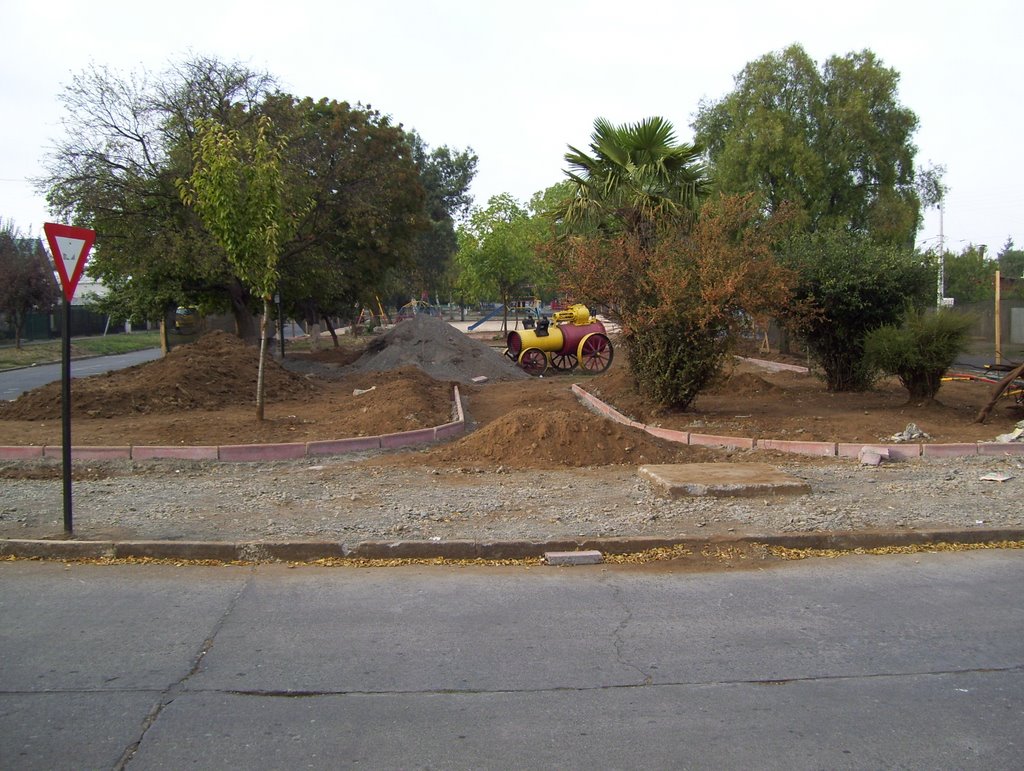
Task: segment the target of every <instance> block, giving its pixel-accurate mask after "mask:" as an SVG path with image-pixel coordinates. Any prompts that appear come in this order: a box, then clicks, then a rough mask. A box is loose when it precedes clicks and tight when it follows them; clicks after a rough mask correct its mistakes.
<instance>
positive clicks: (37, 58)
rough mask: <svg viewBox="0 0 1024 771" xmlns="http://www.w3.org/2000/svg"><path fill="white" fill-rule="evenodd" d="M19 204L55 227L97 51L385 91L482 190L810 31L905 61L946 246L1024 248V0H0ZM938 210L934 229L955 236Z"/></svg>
mask: <svg viewBox="0 0 1024 771" xmlns="http://www.w3.org/2000/svg"><path fill="white" fill-rule="evenodd" d="M0 1H2V6H0V27H2V30H3V46H0V116H2V118H0V119H2V124H0V125H2V129H0V139H2V141H0V219H3V220H7V219H12V220H13V221H14V222H15V224H16V225H17V226H18V227H20V228H21V229H22V230H23V231H26V232H33V233H36V234H39V233H41V231H42V223H43V222H45V221H47V219H48V213H47V211H46V205H45V201H44V200H43V199H42V197H41V196H38V195H37V194H36V193H35V192H34V190H33V188H32V186H31V184H30V183H29V181H28V180H30V179H31V178H34V177H36V176H38V175H40V174H41V173H42V167H41V163H40V161H41V159H42V157H43V156H44V154H45V153H46V150H47V147H48V146H49V144H50V141H51V140H52V138H54V137H56V136H59V135H60V133H61V127H60V124H59V120H60V114H59V110H60V104H59V102H58V100H57V96H58V94H59V93H60V92H61V90H62V88H63V86H64V85H65V84H67V83H68V82H69V81H70V79H71V76H72V74H77V73H79V72H81V71H82V70H83V68H84V67H85V66H86V65H87V64H89V63H90V62H95V63H97V64H100V65H108V66H110V67H112V68H114V69H116V70H118V71H120V72H122V73H124V74H128V73H129V72H130V71H132V70H134V69H139V68H143V69H146V70H148V71H150V72H154V73H156V72H161V71H163V70H164V69H165V68H166V66H167V65H168V64H169V63H170V62H177V61H181V60H182V59H183V58H184V57H185V56H187V55H188V54H189V53H194V54H202V55H210V56H216V57H217V58H220V59H221V60H224V61H241V62H242V63H244V64H247V65H249V66H250V67H252V68H254V69H265V70H267V71H269V72H270V73H271V74H272V75H274V76H275V77H276V78H277V79H278V80H279V82H280V84H281V86H282V88H283V89H284V90H286V91H289V92H290V93H293V94H295V95H297V96H300V97H301V96H312V97H315V98H320V97H327V98H331V99H338V100H347V101H349V102H351V103H355V102H362V103H364V104H367V103H369V104H372V105H373V106H374V107H375V108H377V109H380V110H381V111H382V112H385V113H388V114H390V115H391V116H393V118H394V119H395V120H396V121H399V122H401V123H403V124H404V125H405V126H406V127H410V128H415V129H416V130H417V131H419V133H420V134H421V135H422V136H423V138H424V139H425V140H426V141H427V143H428V144H430V145H431V146H438V145H443V144H446V145H449V146H450V147H453V148H463V147H465V146H467V145H468V146H472V147H473V149H474V150H475V151H476V153H477V154H478V155H479V157H480V163H479V171H478V175H477V179H476V182H475V184H474V187H473V193H474V195H475V196H476V202H477V204H479V205H483V204H485V203H486V200H487V198H488V197H490V196H491V195H495V194H497V193H502V192H508V193H511V194H512V195H514V196H515V197H516V198H518V199H520V200H522V201H526V200H528V199H529V197H530V196H531V195H532V194H533V193H534V192H536V191H537V190H541V189H543V188H545V187H547V186H549V185H551V184H553V183H555V182H557V181H559V180H560V179H562V170H563V168H564V163H563V158H562V156H563V155H564V153H565V151H566V146H567V145H568V144H573V145H576V146H579V147H585V146H586V144H587V142H588V140H589V136H590V131H591V129H592V126H593V121H594V118H596V117H598V116H603V117H607V118H609V119H610V120H612V121H614V122H616V123H621V122H632V121H636V120H639V119H641V118H644V117H647V116H649V115H662V116H664V117H665V118H667V119H668V120H670V121H672V122H673V123H674V124H675V126H676V129H677V134H678V138H679V139H680V140H686V141H689V140H690V139H692V131H691V129H690V123H691V122H692V120H693V117H694V114H695V113H696V110H697V106H698V103H699V102H700V100H701V99H702V98H707V99H712V100H717V99H720V98H721V97H723V96H724V95H725V94H727V93H728V92H729V90H730V89H731V88H732V85H733V77H734V76H735V75H736V74H737V73H738V72H739V71H740V70H741V69H742V67H743V66H744V65H745V64H746V63H747V62H749V61H752V60H754V59H757V58H759V57H760V56H762V55H764V54H766V53H768V52H771V51H778V50H781V49H783V48H785V47H786V46H788V45H789V44H791V43H800V44H801V45H803V46H804V48H805V49H806V50H807V52H808V53H809V54H810V56H811V57H812V58H814V59H815V60H816V61H817V62H818V64H819V65H820V64H821V63H822V62H823V61H824V60H825V59H826V58H827V57H829V56H831V55H833V54H840V55H842V54H846V53H849V52H851V51H859V50H862V49H864V48H869V49H871V50H872V51H874V53H875V54H877V55H878V56H879V57H880V58H881V60H882V62H883V63H884V64H885V65H886V66H889V67H892V68H894V69H896V70H897V71H898V72H899V73H900V74H901V81H900V91H899V96H900V100H901V102H902V103H903V104H904V105H905V106H907V107H909V108H910V109H911V110H913V111H914V112H915V113H916V114H917V116H918V118H919V119H920V129H919V130H918V133H917V135H916V138H915V139H916V144H917V146H918V148H919V152H918V163H919V165H923V164H927V163H928V162H932V163H936V164H943V165H945V166H946V167H947V175H946V178H945V179H946V184H947V185H948V186H949V188H950V192H949V195H948V197H947V202H946V209H945V217H944V227H943V230H944V233H945V243H946V249H947V250H951V251H959V250H960V249H962V248H963V247H964V246H966V245H967V244H968V243H975V244H987V245H988V247H989V249H990V253H991V254H994V253H995V252H996V251H998V250H999V249H1000V248H1001V247H1002V245H1003V244H1004V243H1005V241H1006V239H1007V237H1008V236H1009V237H1012V238H1013V239H1014V241H1015V243H1016V245H1017V247H1018V248H1022V247H1024V219H1022V213H1021V209H1022V206H1024V192H1022V190H1024V182H1022V180H1024V154H1022V153H1021V150H1020V128H1021V126H1022V123H1024V121H1022V110H1024V93H1022V90H1024V89H1022V79H1024V59H1022V56H1021V53H1020V48H1019V47H1018V46H1019V45H1020V41H1021V39H1022V37H1021V36H1022V30H1024V24H1022V22H1024V3H1020V0H974V2H963V0H955V1H954V0H930V1H928V0H925V1H921V0H859V2H847V3H841V4H839V3H831V2H828V1H827V0H809V1H804V0H790V1H789V2H770V1H769V0H718V1H717V2H705V3H700V4H699V5H700V6H702V7H700V8H697V7H696V6H697V5H698V4H697V3H694V2H689V3H684V2H680V1H679V0H676V1H675V2H672V1H671V0H646V2H634V3H623V2H609V1H608V0H594V1H593V2H584V1H582V0H515V1H514V2H507V3H500V4H497V3H488V2H486V0H358V2H355V1H354V0H290V2H284V3H273V4H270V3H263V2H260V0H247V1H246V2H241V1H239V0H232V1H226V0H205V1H204V2H199V1H198V0H178V2H174V3H159V4H150V3H143V2H139V0H131V2H128V1H127V0H93V1H92V2H82V1H81V0H47V1H46V2H25V0H0ZM938 236H939V216H938V212H937V211H932V212H929V213H928V214H927V215H926V219H925V227H924V229H923V230H922V231H921V233H920V234H919V237H918V242H919V244H921V245H923V246H932V245H936V244H937V243H938Z"/></svg>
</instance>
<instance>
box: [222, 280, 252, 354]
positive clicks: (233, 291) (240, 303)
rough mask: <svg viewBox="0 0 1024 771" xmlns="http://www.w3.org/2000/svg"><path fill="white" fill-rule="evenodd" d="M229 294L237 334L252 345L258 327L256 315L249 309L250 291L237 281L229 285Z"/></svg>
mask: <svg viewBox="0 0 1024 771" xmlns="http://www.w3.org/2000/svg"><path fill="white" fill-rule="evenodd" d="M228 295H229V296H230V297H231V314H232V315H233V316H234V318H235V334H237V335H238V336H239V337H240V338H241V339H242V340H244V341H245V342H247V343H249V344H250V345H252V344H254V343H255V342H256V335H258V334H259V329H257V324H256V317H255V316H254V315H253V313H252V311H251V310H249V293H248V292H247V291H246V290H245V287H243V286H242V285H241V284H239V283H238V282H237V281H234V282H232V283H231V285H230V286H229V287H228Z"/></svg>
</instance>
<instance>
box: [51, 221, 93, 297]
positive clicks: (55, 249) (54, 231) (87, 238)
mask: <svg viewBox="0 0 1024 771" xmlns="http://www.w3.org/2000/svg"><path fill="white" fill-rule="evenodd" d="M43 232H44V233H46V241H47V243H49V244H50V251H51V252H52V253H53V265H54V267H55V268H56V269H57V274H58V275H59V276H60V283H61V286H63V287H64V297H65V298H66V299H67V301H68V302H71V299H72V298H73V297H74V296H75V288H76V287H77V286H78V280H79V279H80V278H81V277H82V271H84V270H85V260H86V258H88V256H89V251H90V250H91V249H92V247H93V244H95V243H96V231H95V230H89V229H88V228H77V227H75V226H74V225H59V224H57V223H56V222H46V223H44V224H43ZM58 238H75V239H81V240H82V241H84V242H85V243H84V244H83V245H82V253H81V255H79V257H78V262H77V263H76V264H75V272H74V273H73V274H72V275H70V276H69V275H68V272H67V270H65V269H64V255H63V254H62V252H61V250H60V247H59V246H58V245H57V239H58Z"/></svg>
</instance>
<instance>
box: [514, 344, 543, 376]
mask: <svg viewBox="0 0 1024 771" xmlns="http://www.w3.org/2000/svg"><path fill="white" fill-rule="evenodd" d="M519 366H520V367H522V368H523V369H524V370H525V371H526V373H527V374H528V375H534V376H539V375H543V374H544V371H545V370H547V368H548V357H547V354H545V353H544V351H542V350H541V349H540V348H527V349H526V350H525V351H523V352H522V353H521V354H519Z"/></svg>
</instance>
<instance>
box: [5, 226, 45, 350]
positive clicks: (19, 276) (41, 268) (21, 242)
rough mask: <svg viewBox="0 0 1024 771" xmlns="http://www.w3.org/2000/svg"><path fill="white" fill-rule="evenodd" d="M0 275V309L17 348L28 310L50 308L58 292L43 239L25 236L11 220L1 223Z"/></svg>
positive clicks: (19, 346) (19, 344)
mask: <svg viewBox="0 0 1024 771" xmlns="http://www.w3.org/2000/svg"><path fill="white" fill-rule="evenodd" d="M0 276H2V277H3V278H2V280H0V312H2V313H3V314H4V315H5V316H6V317H7V320H8V322H9V323H10V324H11V326H12V327H13V328H14V347H15V348H19V349H20V348H21V336H22V333H23V331H24V329H25V319H26V318H27V316H28V314H29V313H30V312H31V311H35V310H39V311H46V310H49V309H50V308H52V307H53V305H54V303H56V302H57V301H58V299H59V293H58V291H57V283H56V281H55V280H54V276H53V267H52V265H51V264H50V260H49V257H48V256H47V254H46V250H45V249H44V248H43V245H42V242H40V240H39V239H38V238H26V237H25V236H24V235H23V234H22V233H21V231H20V230H18V228H17V227H16V226H15V225H14V223H13V222H10V221H7V222H2V223H0Z"/></svg>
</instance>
